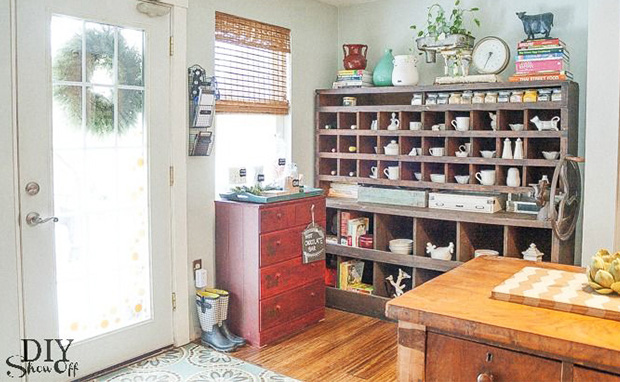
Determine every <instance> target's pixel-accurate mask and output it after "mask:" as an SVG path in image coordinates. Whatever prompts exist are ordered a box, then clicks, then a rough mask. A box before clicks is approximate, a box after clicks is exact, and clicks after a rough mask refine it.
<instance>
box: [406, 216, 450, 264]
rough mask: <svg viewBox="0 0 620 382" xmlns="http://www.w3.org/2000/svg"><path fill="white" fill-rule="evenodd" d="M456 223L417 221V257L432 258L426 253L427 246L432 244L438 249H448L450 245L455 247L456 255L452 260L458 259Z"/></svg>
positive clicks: (415, 249)
mask: <svg viewBox="0 0 620 382" xmlns="http://www.w3.org/2000/svg"><path fill="white" fill-rule="evenodd" d="M456 224H457V223H456V222H452V221H445V220H434V219H422V218H418V219H416V224H415V230H414V239H413V240H414V241H413V248H414V254H415V255H417V256H424V257H430V255H429V254H428V253H426V244H427V243H431V244H433V245H436V246H437V247H447V246H448V245H450V243H453V244H454V245H455V253H454V254H453V255H452V260H455V259H456V244H457V243H456Z"/></svg>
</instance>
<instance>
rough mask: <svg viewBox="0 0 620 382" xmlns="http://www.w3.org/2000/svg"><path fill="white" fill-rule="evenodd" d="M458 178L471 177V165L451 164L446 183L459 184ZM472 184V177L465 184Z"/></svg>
mask: <svg viewBox="0 0 620 382" xmlns="http://www.w3.org/2000/svg"><path fill="white" fill-rule="evenodd" d="M456 176H469V165H468V164H449V165H448V172H447V173H446V182H447V183H457V184H458V182H457V181H456V178H455V177H456ZM471 182H472V178H471V176H469V179H468V181H467V182H466V183H464V184H470V183H471Z"/></svg>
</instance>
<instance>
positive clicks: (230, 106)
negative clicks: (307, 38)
mask: <svg viewBox="0 0 620 382" xmlns="http://www.w3.org/2000/svg"><path fill="white" fill-rule="evenodd" d="M290 52H291V31H290V30H289V29H286V28H282V27H278V26H274V25H269V24H265V23H261V22H258V21H254V20H248V19H244V18H241V17H237V16H232V15H228V14H226V13H221V12H216V13H215V76H216V78H217V82H218V88H219V91H220V99H219V101H218V102H217V106H216V108H217V111H220V112H229V113H263V114H288V111H289V101H288V78H287V74H288V73H287V72H288V62H287V61H288V55H289V53H290Z"/></svg>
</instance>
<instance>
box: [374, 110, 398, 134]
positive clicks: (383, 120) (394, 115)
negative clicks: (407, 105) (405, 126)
mask: <svg viewBox="0 0 620 382" xmlns="http://www.w3.org/2000/svg"><path fill="white" fill-rule="evenodd" d="M398 114H399V113H398V112H396V111H382V112H380V113H379V122H378V123H379V130H388V126H390V125H391V124H392V120H393V119H394V120H398V129H399V130H400V129H401V128H402V126H401V123H400V119H399V116H398ZM395 123H396V122H395Z"/></svg>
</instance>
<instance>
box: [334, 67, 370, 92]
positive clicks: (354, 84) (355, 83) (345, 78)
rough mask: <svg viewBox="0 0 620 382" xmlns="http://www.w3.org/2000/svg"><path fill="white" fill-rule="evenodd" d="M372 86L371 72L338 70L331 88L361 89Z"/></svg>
mask: <svg viewBox="0 0 620 382" xmlns="http://www.w3.org/2000/svg"><path fill="white" fill-rule="evenodd" d="M368 86H374V84H373V83H372V72H369V71H367V70H339V71H338V75H337V76H336V81H335V82H334V83H333V84H332V88H334V89H341V88H362V87H368Z"/></svg>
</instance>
